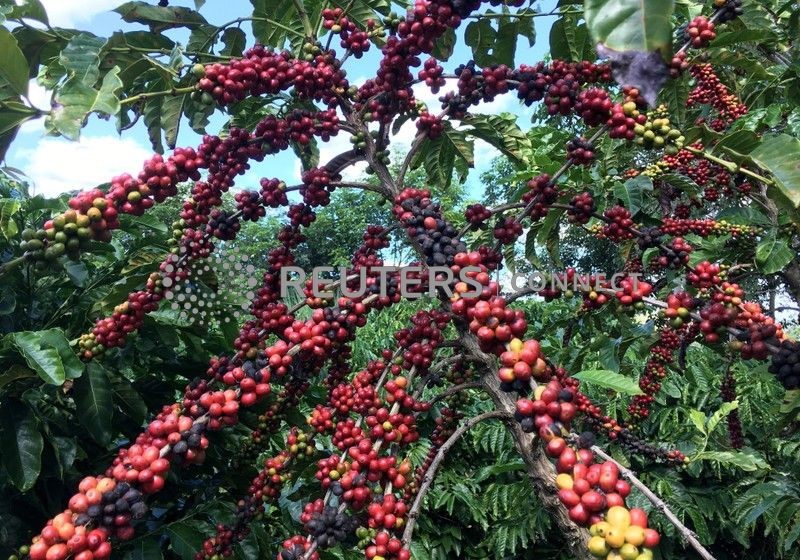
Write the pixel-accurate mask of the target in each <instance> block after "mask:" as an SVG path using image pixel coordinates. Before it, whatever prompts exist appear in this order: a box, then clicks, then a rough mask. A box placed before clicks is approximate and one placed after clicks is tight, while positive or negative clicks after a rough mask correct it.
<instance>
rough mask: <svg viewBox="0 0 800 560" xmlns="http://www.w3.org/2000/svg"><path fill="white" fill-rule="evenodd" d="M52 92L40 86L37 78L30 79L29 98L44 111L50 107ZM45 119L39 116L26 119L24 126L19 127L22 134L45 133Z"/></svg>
mask: <svg viewBox="0 0 800 560" xmlns="http://www.w3.org/2000/svg"><path fill="white" fill-rule="evenodd" d="M51 94H52V92H50V91H48V90H47V89H45V88H43V87H42V86H40V85H39V84H38V83H36V80H35V79H33V80H30V81H29V82H28V99H30V101H31V103H32V104H33V106H34V107H36V108H37V109H41V110H42V111H47V110H49V109H50V96H51ZM43 123H44V119H43V118H38V119H33V120H30V121H25V122H24V123H22V126H21V127H19V133H20V134H35V133H38V134H40V135H43V134H44V125H43Z"/></svg>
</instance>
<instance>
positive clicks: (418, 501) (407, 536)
mask: <svg viewBox="0 0 800 560" xmlns="http://www.w3.org/2000/svg"><path fill="white" fill-rule="evenodd" d="M495 418H499V419H502V420H504V421H510V420H511V419H512V418H513V416H512V415H511V414H510V413H508V412H505V411H502V410H491V411H489V412H484V413H483V414H479V415H478V416H475V417H474V418H470V419H469V420H467V421H466V422H464V424H462V425H461V426H460V427H459V428H458V429H457V430H456V431H455V433H453V435H451V436H450V437H449V438H448V440H447V441H446V442H445V443H444V445H442V446H441V447H440V448H439V451H438V452H437V453H436V457H434V459H433V462H432V463H431V464H430V466H429V467H428V470H427V471H426V472H425V476H423V477H422V484H421V485H420V487H419V490H418V492H417V497H416V498H415V499H414V504H413V505H412V506H411V509H410V510H409V512H408V521H407V523H406V528H405V530H404V531H403V545H404V546H406V547H408V546H411V538H412V537H413V536H414V527H415V526H416V524H417V518H418V517H419V515H420V510H421V509H422V504H423V502H424V501H425V496H426V494H427V493H428V489H429V488H430V487H431V484H433V480H434V478H436V471H438V470H439V465H440V464H441V463H442V461H444V458H445V457H446V456H447V453H448V451H450V449H451V448H452V447H453V446H454V445H455V444H456V443H457V442H458V440H459V439H461V436H463V435H464V434H465V433H467V432H468V431H469V430H470V429H472V427H473V426H475V425H477V424H479V423H480V422H483V421H485V420H490V419H495Z"/></svg>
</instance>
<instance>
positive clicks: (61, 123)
mask: <svg viewBox="0 0 800 560" xmlns="http://www.w3.org/2000/svg"><path fill="white" fill-rule="evenodd" d="M105 45H106V40H105V39H102V38H99V37H95V36H93V35H90V34H88V33H81V34H79V35H76V36H75V37H73V38H72V40H71V41H70V42H69V44H68V45H67V46H66V47H65V48H64V50H63V51H62V52H61V54H60V57H59V62H60V63H61V65H62V66H63V67H64V68H65V70H66V71H67V76H68V79H67V81H66V82H64V84H63V85H62V86H61V87H59V88H58V90H57V91H56V97H55V98H56V101H57V102H58V104H59V106H58V107H57V108H56V109H53V111H52V112H51V118H50V124H51V125H52V126H53V127H54V129H55V130H56V131H58V132H60V133H61V134H63V135H64V136H66V137H67V138H70V139H72V140H77V138H78V137H79V135H80V130H81V128H82V127H83V125H84V124H85V123H86V119H87V117H88V116H89V114H90V113H92V112H95V111H96V112H98V113H102V114H104V115H109V116H113V115H116V114H117V113H118V112H119V110H120V103H119V97H118V95H117V93H118V92H119V91H120V90H121V89H122V87H123V85H124V84H123V83H122V80H121V79H120V78H119V73H120V69H119V67H118V66H115V67H113V68H111V69H110V70H109V71H108V72H107V73H106V74H105V76H103V80H102V82H101V84H100V89H95V85H96V83H97V80H98V79H99V77H100V68H99V67H100V51H101V50H102V48H103V47H104V46H105Z"/></svg>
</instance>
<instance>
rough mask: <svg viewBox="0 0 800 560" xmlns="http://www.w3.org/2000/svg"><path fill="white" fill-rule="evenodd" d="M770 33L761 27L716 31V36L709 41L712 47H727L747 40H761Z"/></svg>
mask: <svg viewBox="0 0 800 560" xmlns="http://www.w3.org/2000/svg"><path fill="white" fill-rule="evenodd" d="M771 35H772V33H770V32H769V31H766V30H763V29H736V30H735V31H724V32H722V33H717V38H716V39H714V41H713V42H712V43H711V46H712V47H715V48H720V47H729V46H731V45H736V44H739V43H744V42H747V41H761V40H763V39H766V38H768V37H770V36H771Z"/></svg>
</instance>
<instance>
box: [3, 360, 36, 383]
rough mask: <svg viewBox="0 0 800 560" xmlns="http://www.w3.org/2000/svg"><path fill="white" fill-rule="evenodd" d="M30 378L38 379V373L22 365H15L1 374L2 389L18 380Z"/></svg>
mask: <svg viewBox="0 0 800 560" xmlns="http://www.w3.org/2000/svg"><path fill="white" fill-rule="evenodd" d="M28 377H36V372H35V371H33V370H32V369H30V368H27V367H25V366H23V365H22V364H13V365H12V366H11V367H10V368H8V369H7V370H5V371H4V372H3V373H2V374H0V389H2V388H3V387H5V386H6V385H8V384H9V383H13V382H14V381H17V380H18V379H26V378H28Z"/></svg>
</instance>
